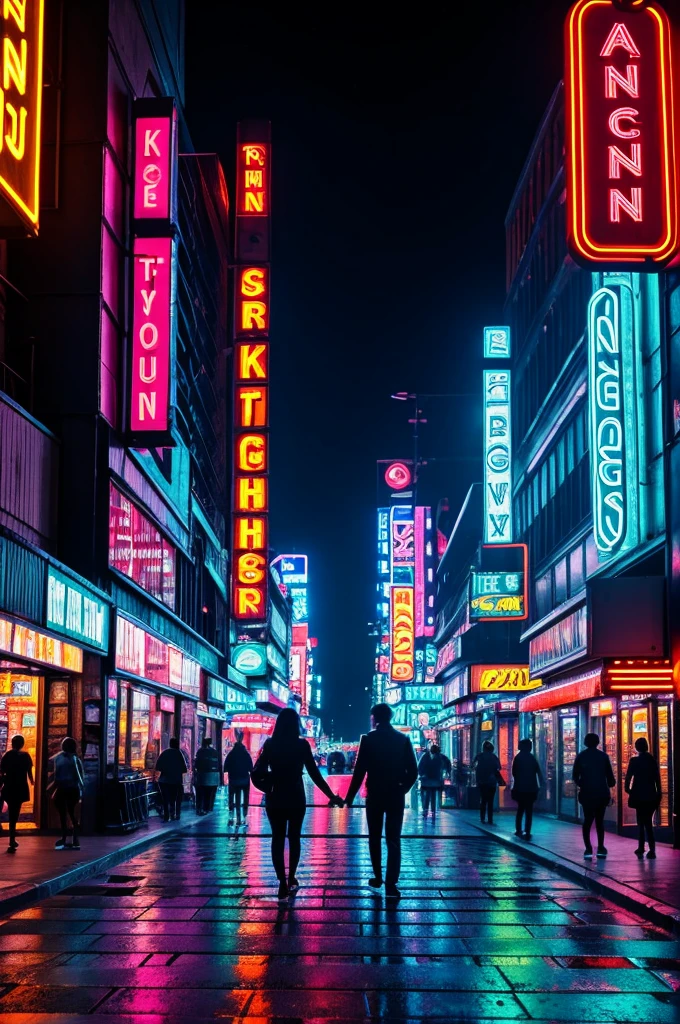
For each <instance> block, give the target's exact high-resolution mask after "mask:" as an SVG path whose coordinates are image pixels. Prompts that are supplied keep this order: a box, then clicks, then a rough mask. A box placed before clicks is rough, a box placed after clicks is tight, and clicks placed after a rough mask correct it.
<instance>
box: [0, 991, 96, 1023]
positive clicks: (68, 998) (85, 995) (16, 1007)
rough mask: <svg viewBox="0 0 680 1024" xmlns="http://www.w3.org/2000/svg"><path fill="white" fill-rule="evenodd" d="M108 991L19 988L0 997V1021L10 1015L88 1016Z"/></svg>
mask: <svg viewBox="0 0 680 1024" xmlns="http://www.w3.org/2000/svg"><path fill="white" fill-rule="evenodd" d="M109 991H110V990H109V989H107V988H52V987H48V986H45V985H18V986H17V987H16V988H12V989H10V990H9V992H7V993H5V995H3V996H2V997H1V998H0V1018H2V1019H3V1020H4V1018H5V1015H6V1014H9V1013H89V1012H90V1011H91V1010H92V1009H94V1007H95V1006H96V1005H97V1004H98V1003H99V1002H101V1000H102V999H104V998H105V997H106V995H107V994H108V992H109Z"/></svg>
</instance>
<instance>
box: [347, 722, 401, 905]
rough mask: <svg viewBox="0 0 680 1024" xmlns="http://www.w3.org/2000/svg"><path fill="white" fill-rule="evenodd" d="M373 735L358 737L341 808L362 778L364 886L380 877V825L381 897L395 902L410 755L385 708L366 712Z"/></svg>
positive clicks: (378, 883)
mask: <svg viewBox="0 0 680 1024" xmlns="http://www.w3.org/2000/svg"><path fill="white" fill-rule="evenodd" d="M371 718H372V721H373V726H374V729H373V732H369V733H367V734H366V735H365V736H362V737H361V743H360V744H359V753H358V755H357V762H356V765H355V766H354V774H353V775H352V781H351V782H350V785H349V789H348V790H347V797H346V803H347V805H348V807H351V805H352V801H353V800H354V798H355V796H356V795H357V793H358V792H359V789H360V787H361V784H362V782H363V781H364V778H365V777H367V778H366V792H367V796H366V823H367V825H368V849H369V853H370V855H371V864H372V866H373V878H371V879H369V882H368V884H369V885H370V886H371V887H372V888H373V889H379V888H380V887H381V885H382V884H383V876H382V832H383V821H384V824H385V841H386V843H387V872H386V874H385V894H386V895H387V896H391V897H392V898H395V899H396V898H398V897H399V896H400V895H401V893H400V892H399V890H398V889H397V882H398V881H399V871H400V869H401V827H402V824H403V821H404V803H405V797H406V794H407V793H408V791H409V790H410V789H411V787H412V786H413V785H414V784H415V782H416V779H417V778H418V765H417V764H416V756H415V754H414V752H413V747H412V746H411V741H410V740H409V738H408V736H404V735H403V734H402V733H400V732H397V730H396V729H394V728H393V727H392V726H391V725H390V721H391V718H392V709H391V708H390V706H389V704H376V705H375V707H374V708H372V709H371Z"/></svg>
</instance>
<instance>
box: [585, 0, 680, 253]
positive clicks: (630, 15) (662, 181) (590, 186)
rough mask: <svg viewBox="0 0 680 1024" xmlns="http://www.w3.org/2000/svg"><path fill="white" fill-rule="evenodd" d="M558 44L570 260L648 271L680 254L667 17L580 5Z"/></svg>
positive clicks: (595, 0)
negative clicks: (561, 48) (562, 46)
mask: <svg viewBox="0 0 680 1024" xmlns="http://www.w3.org/2000/svg"><path fill="white" fill-rule="evenodd" d="M565 42H566V62H565V93H566V116H567V124H566V142H567V156H568V174H567V181H568V188H567V223H568V239H569V247H570V250H571V254H572V256H574V258H575V259H577V260H578V261H580V262H581V263H585V264H588V263H593V262H600V263H602V262H604V263H607V264H610V265H612V264H631V263H634V264H637V265H639V267H640V269H644V265H645V264H647V265H649V267H650V269H656V268H658V267H660V266H663V265H664V264H666V263H667V262H668V261H669V260H670V259H671V258H672V257H673V256H674V255H675V253H676V252H677V250H678V224H677V216H678V214H677V196H676V188H677V184H676V164H675V159H676V157H675V141H674V113H673V81H672V64H671V33H670V26H669V22H668V18H667V16H666V14H665V13H664V11H663V10H662V9H661V8H660V7H658V6H657V5H656V4H649V5H646V6H644V7H641V8H640V9H639V10H623V9H621V7H619V6H615V5H614V4H613V3H611V2H610V0H579V2H578V3H576V4H575V5H574V7H572V9H571V11H570V13H569V15H568V17H567V22H566V39H565Z"/></svg>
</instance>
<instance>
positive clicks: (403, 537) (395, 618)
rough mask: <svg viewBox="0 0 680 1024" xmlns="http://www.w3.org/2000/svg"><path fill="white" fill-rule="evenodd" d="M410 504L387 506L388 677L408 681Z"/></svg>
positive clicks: (411, 647) (411, 642)
mask: <svg viewBox="0 0 680 1024" xmlns="http://www.w3.org/2000/svg"><path fill="white" fill-rule="evenodd" d="M413 511H414V510H413V507H412V506H411V505H395V506H393V507H392V508H391V509H390V579H391V583H392V585H391V587H390V680H391V682H393V683H403V682H408V681H409V680H411V679H413V677H414V674H415V635H416V623H415V588H414V569H415V547H414V539H415V538H414V519H413Z"/></svg>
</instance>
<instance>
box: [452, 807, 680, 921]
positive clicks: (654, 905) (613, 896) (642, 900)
mask: <svg viewBox="0 0 680 1024" xmlns="http://www.w3.org/2000/svg"><path fill="white" fill-rule="evenodd" d="M470 824H472V825H474V827H475V828H476V829H477V831H478V832H482V833H483V834H484V835H485V836H489V837H490V838H491V839H495V841H496V842H497V843H500V844H501V845H502V846H506V847H507V848H508V849H510V850H514V851H515V853H518V854H519V855H520V856H521V857H526V858H527V860H532V861H534V863H536V864H540V865H541V867H546V868H550V870H551V871H556V872H557V874H559V875H563V876H564V877H565V878H568V879H570V880H571V881H575V882H579V883H580V884H581V885H583V886H584V887H585V888H587V889H591V890H592V891H593V892H595V893H597V894H598V895H599V896H606V897H607V899H610V900H611V901H612V903H615V904H616V905H617V906H619V907H621V908H622V909H623V910H630V911H632V912H633V913H634V914H638V915H639V917H643V918H645V920H647V921H650V922H651V923H652V924H655V925H658V926H659V927H660V928H665V929H666V931H669V932H673V933H674V934H675V935H680V910H678V909H677V908H676V907H671V906H669V904H667V903H662V902H661V901H660V900H655V899H652V898H650V897H648V896H645V894H644V893H641V892H638V891H637V890H635V889H633V888H631V886H629V885H625V884H624V883H622V882H617V881H616V879H614V878H610V877H609V876H608V875H603V874H601V873H600V872H599V871H593V869H592V868H589V867H586V865H580V864H575V863H574V861H572V860H567V858H565V857H558V856H557V855H556V854H548V853H546V852H545V851H544V850H543V849H542V848H541V847H540V846H533V845H532V844H531V843H530V842H529V843H527V842H526V841H521V842H520V841H518V840H517V839H515V837H514V836H509V835H508V836H506V835H503V834H502V833H499V832H492V831H491V830H490V829H487V828H484V827H483V826H482V825H480V824H478V823H477V822H470Z"/></svg>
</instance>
